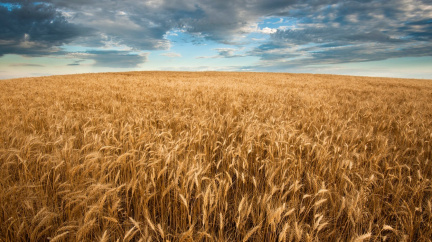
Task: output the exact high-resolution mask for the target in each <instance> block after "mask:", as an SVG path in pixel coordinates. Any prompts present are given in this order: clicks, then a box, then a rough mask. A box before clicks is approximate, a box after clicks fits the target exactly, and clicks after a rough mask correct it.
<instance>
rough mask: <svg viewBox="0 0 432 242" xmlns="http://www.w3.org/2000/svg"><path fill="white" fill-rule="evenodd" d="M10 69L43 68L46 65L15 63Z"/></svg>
mask: <svg viewBox="0 0 432 242" xmlns="http://www.w3.org/2000/svg"><path fill="white" fill-rule="evenodd" d="M9 66H10V67H43V66H44V65H38V64H28V63H15V64H10V65H9Z"/></svg>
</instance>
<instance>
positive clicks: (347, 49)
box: [248, 0, 432, 69]
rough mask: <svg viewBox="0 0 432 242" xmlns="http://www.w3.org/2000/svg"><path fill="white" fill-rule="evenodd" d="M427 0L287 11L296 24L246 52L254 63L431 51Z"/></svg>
mask: <svg viewBox="0 0 432 242" xmlns="http://www.w3.org/2000/svg"><path fill="white" fill-rule="evenodd" d="M428 6H429V5H428V4H427V2H426V1H418V2H417V3H416V4H414V3H413V2H410V1H402V0H400V1H399V0H398V1H392V2H388V1H378V0H374V1H339V2H335V3H334V4H329V5H323V6H314V5H312V6H305V7H304V8H301V7H300V8H297V9H294V10H291V11H290V13H291V16H292V18H295V19H296V26H295V28H291V29H283V28H279V29H278V30H277V31H276V32H275V33H273V34H271V38H270V40H269V41H268V42H266V43H262V44H261V45H259V46H257V47H255V48H254V49H253V50H252V51H249V52H248V54H249V55H253V56H258V57H260V59H261V62H260V63H258V64H257V67H259V68H262V67H268V68H276V69H286V68H291V67H297V66H305V65H322V64H338V63H349V62H364V61H377V60H385V59H389V58H399V57H408V56H409V57H421V56H431V55H432V43H431V41H430V40H431V37H432V21H431V20H432V8H430V6H429V7H428Z"/></svg>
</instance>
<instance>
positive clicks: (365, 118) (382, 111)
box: [0, 72, 432, 241]
mask: <svg viewBox="0 0 432 242" xmlns="http://www.w3.org/2000/svg"><path fill="white" fill-rule="evenodd" d="M431 142H432V81H430V80H408V79H388V78H367V77H352V76H332V75H307V74H270V73H216V72H203V73H188V72H131V73H106V74H84V75H70V76H54V77H40V78H27V79H14V80H2V81H0V222H1V223H0V241H46V240H51V241H241V240H242V241H365V240H383V241H386V240H387V241H428V240H429V241H430V238H432V205H431V204H432V182H431V179H432V162H431V160H432V144H431Z"/></svg>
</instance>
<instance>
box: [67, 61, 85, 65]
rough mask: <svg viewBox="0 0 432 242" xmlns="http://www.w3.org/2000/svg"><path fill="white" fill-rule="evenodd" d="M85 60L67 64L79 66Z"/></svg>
mask: <svg viewBox="0 0 432 242" xmlns="http://www.w3.org/2000/svg"><path fill="white" fill-rule="evenodd" d="M84 61H85V60H77V61H74V62H73V63H70V64H68V66H80V65H81V62H84Z"/></svg>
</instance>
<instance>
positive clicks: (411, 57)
mask: <svg viewBox="0 0 432 242" xmlns="http://www.w3.org/2000/svg"><path fill="white" fill-rule="evenodd" d="M147 70H171V71H257V72H290V73H323V74H343V75H361V76H384V77H403V78H427V79H432V0H97V1H96V0H37V1H32V0H14V1H11V0H0V79H6V78H15V77H30V76H44V75H60V74H74V73H89V72H117V71H147Z"/></svg>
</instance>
